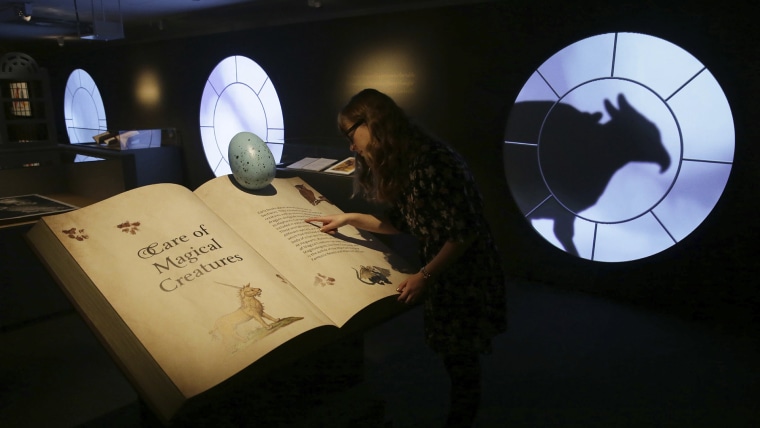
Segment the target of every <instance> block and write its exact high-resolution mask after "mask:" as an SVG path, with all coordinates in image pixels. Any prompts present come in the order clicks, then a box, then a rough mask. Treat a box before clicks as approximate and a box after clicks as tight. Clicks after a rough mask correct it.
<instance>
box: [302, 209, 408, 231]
mask: <svg viewBox="0 0 760 428" xmlns="http://www.w3.org/2000/svg"><path fill="white" fill-rule="evenodd" d="M306 222H307V223H322V227H320V228H319V230H320V231H322V232H325V233H331V234H333V233H335V232H336V230H337V229H338V228H339V227H341V226H345V225H349V226H353V227H355V228H357V229H362V230H366V231H368V232H372V233H384V234H396V233H399V231H398V230H397V229H396V228H395V227H393V226H392V225H391V224H390V223H389V222H388V221H386V220H383V219H380V218H378V217H376V216H374V215H371V214H362V213H343V214H335V215H328V216H323V217H312V218H307V219H306Z"/></svg>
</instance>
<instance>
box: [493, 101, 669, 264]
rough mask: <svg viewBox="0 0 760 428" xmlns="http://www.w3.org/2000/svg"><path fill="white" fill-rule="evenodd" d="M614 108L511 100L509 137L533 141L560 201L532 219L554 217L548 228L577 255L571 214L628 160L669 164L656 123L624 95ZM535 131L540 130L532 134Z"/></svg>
mask: <svg viewBox="0 0 760 428" xmlns="http://www.w3.org/2000/svg"><path fill="white" fill-rule="evenodd" d="M617 103H618V107H617V108H616V107H615V106H614V105H613V104H612V103H611V102H610V101H609V100H607V99H605V100H604V108H605V110H606V111H607V113H608V114H609V116H610V120H609V121H608V122H606V123H604V124H601V123H599V121H600V120H601V118H602V116H603V115H602V113H601V112H595V113H587V112H581V111H579V110H578V109H576V108H575V107H573V106H571V105H568V104H563V103H553V102H550V101H529V102H522V103H517V104H515V106H514V108H513V111H512V113H511V116H510V124H518V125H519V126H517V128H515V127H511V129H508V134H507V139H508V140H510V141H537V142H538V157H539V168H540V173H541V176H542V177H543V179H544V181H545V184H546V186H547V187H548V188H549V190H550V192H551V194H552V196H553V197H554V199H556V201H557V202H559V204H554V205H551V204H547V205H546V206H543V207H540V209H536V210H535V211H534V212H533V213H532V214H531V216H532V217H533V218H548V219H551V220H553V221H554V227H553V232H554V235H555V236H556V238H557V240H558V241H559V242H560V243H561V244H562V246H563V247H564V249H565V251H567V252H568V253H570V254H573V255H576V256H577V255H578V251H577V249H576V247H575V245H574V243H573V236H574V234H575V230H574V229H575V226H574V221H575V214H577V213H579V212H581V211H583V210H585V209H587V208H589V207H591V206H593V205H595V204H596V203H597V202H598V200H599V198H600V197H601V195H602V193H603V192H604V190H605V189H606V188H607V186H608V184H609V182H610V180H611V179H612V176H613V175H614V174H615V173H616V172H617V171H618V170H620V169H621V168H623V167H624V166H625V165H627V164H628V163H630V162H647V163H656V164H657V165H659V166H660V173H663V172H665V171H666V170H667V169H668V168H669V167H670V163H671V159H670V155H669V154H668V152H667V150H666V149H665V147H664V146H663V144H662V140H661V137H660V131H659V129H658V128H657V126H656V125H655V124H654V123H652V122H651V121H649V120H648V119H647V118H646V117H644V116H643V115H642V114H641V113H639V112H638V111H637V110H636V109H634V108H633V106H631V104H630V103H629V102H628V100H627V99H626V98H625V96H624V95H623V94H619V95H618V97H617ZM535 130H540V134H539V135H535V132H536V131H535Z"/></svg>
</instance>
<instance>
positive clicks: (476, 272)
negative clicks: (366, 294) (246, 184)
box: [307, 89, 506, 426]
mask: <svg viewBox="0 0 760 428" xmlns="http://www.w3.org/2000/svg"><path fill="white" fill-rule="evenodd" d="M338 126H339V128H340V130H341V131H342V132H343V133H344V134H345V135H346V137H348V139H349V141H350V149H351V151H353V152H355V153H356V164H357V169H356V173H355V181H354V194H355V195H359V196H363V197H365V198H367V199H369V200H371V201H374V202H379V203H382V204H385V205H387V206H388V207H389V209H388V211H387V216H386V217H384V218H381V217H378V216H375V215H369V214H361V213H345V214H339V215H334V216H327V217H318V218H311V219H307V221H309V222H314V221H315V222H320V223H322V227H321V230H322V231H323V232H326V233H335V230H336V229H338V228H339V227H341V226H343V225H346V224H348V225H351V226H354V227H357V228H359V229H364V230H367V231H370V232H375V233H409V234H411V235H413V236H414V237H416V238H417V239H418V240H419V244H420V245H419V256H420V263H421V265H422V268H421V269H420V271H419V272H418V273H416V274H414V275H411V276H410V277H409V278H408V279H407V280H405V281H403V282H402V283H401V284H400V285H399V287H398V289H397V291H398V292H399V293H400V294H399V297H398V300H399V301H400V302H404V303H407V304H413V303H417V302H422V303H423V304H424V310H423V312H424V321H425V338H426V342H427V344H428V345H429V346H430V347H431V348H432V349H433V350H434V351H435V352H437V353H439V354H440V355H442V357H443V362H444V365H445V367H446V370H447V372H448V374H449V377H450V379H451V408H450V409H449V417H448V426H470V425H472V423H473V421H474V419H475V415H476V412H477V408H478V405H479V403H480V360H479V356H480V354H482V353H486V352H489V351H490V347H491V339H492V338H493V337H494V336H495V335H497V334H498V333H500V332H502V331H504V330H505V329H506V304H505V286H504V276H503V273H502V270H501V264H500V258H499V254H498V252H497V250H496V246H495V245H494V242H493V239H492V236H491V231H490V229H489V227H488V224H487V223H486V220H485V218H484V216H483V206H482V199H481V196H480V192H479V191H478V189H477V187H476V185H475V181H474V179H473V177H472V174H471V173H470V171H469V169H468V167H467V165H466V164H465V162H464V161H463V160H462V158H461V157H460V156H459V155H458V154H457V153H455V152H454V151H453V150H452V149H451V148H450V147H448V146H447V145H445V144H443V143H441V142H439V141H437V140H435V139H433V138H432V137H430V136H429V135H427V134H426V133H424V132H423V131H422V130H421V129H420V128H419V127H417V126H416V125H414V124H413V123H412V122H411V121H410V120H409V119H408V117H407V116H406V115H405V114H404V112H403V110H402V109H401V108H399V107H398V106H397V105H396V103H395V102H394V101H393V100H392V99H391V98H390V97H388V96H387V95H385V94H383V93H381V92H378V91H376V90H374V89H365V90H363V91H361V92H359V93H358V94H356V95H354V97H352V98H351V100H350V102H349V103H348V104H347V105H346V106H345V107H344V108H343V110H342V111H341V112H340V114H339V115H338Z"/></svg>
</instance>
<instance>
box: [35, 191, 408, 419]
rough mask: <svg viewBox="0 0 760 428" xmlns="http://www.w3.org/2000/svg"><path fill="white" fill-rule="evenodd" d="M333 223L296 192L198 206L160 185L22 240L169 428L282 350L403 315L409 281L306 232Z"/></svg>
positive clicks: (39, 227) (372, 252) (329, 238)
mask: <svg viewBox="0 0 760 428" xmlns="http://www.w3.org/2000/svg"><path fill="white" fill-rule="evenodd" d="M339 212H340V210H339V208H337V207H336V206H334V205H333V204H332V203H331V202H330V201H329V200H327V199H326V198H325V197H324V196H322V195H321V194H320V193H319V192H317V191H316V190H315V189H313V188H312V187H310V186H309V184H307V183H306V182H305V181H303V180H302V179H300V178H288V179H283V178H277V179H275V181H274V182H273V183H272V184H271V185H270V186H269V187H267V188H265V189H263V190H261V191H256V192H253V191H247V190H245V189H243V188H241V187H239V186H237V185H236V184H235V183H234V181H233V179H232V178H231V177H227V176H224V177H219V178H215V179H213V180H211V181H209V182H207V183H205V184H204V185H202V186H201V187H200V188H198V189H197V190H196V191H195V192H191V191H190V190H188V189H186V188H184V187H182V186H179V185H175V184H156V185H150V186H145V187H141V188H137V189H134V190H130V191H127V192H124V193H122V194H120V195H117V196H114V197H112V198H109V199H106V200H104V201H101V202H98V203H96V204H94V205H90V206H88V207H85V208H81V209H78V210H75V211H71V212H67V213H64V214H57V215H51V216H46V217H43V218H42V219H40V220H39V221H38V222H37V223H36V224H35V225H34V226H33V227H32V229H31V230H30V231H29V233H28V235H27V238H28V241H29V242H30V244H31V246H32V247H33V249H34V250H35V251H36V253H37V254H38V256H39V257H40V259H41V260H42V261H43V262H44V263H45V265H46V266H47V267H48V269H49V270H50V272H51V273H52V275H53V276H54V278H55V279H56V280H57V281H58V283H59V284H60V285H61V287H62V289H63V290H64V292H65V293H66V294H67V295H68V296H69V298H70V299H71V301H72V302H73V303H74V305H75V306H76V307H77V309H78V310H79V311H80V313H81V314H82V316H83V317H84V319H85V320H86V321H87V322H88V323H89V324H90V325H91V327H92V329H93V331H94V332H95V333H96V334H97V335H98V336H99V337H100V339H101V340H102V341H103V343H104V344H105V346H106V347H107V348H108V349H109V351H110V352H111V354H112V355H113V356H114V359H115V361H116V362H117V363H118V364H119V365H120V366H121V367H122V369H123V370H124V372H125V373H126V374H127V376H128V378H129V379H130V380H131V381H132V383H133V384H134V386H135V388H136V389H137V391H138V392H139V393H140V395H141V396H142V398H143V400H144V401H145V402H146V403H147V404H148V405H149V406H151V407H152V409H153V410H154V412H155V413H156V414H157V415H158V416H159V417H160V418H161V419H163V420H164V421H169V420H171V419H172V417H173V416H174V415H176V413H177V412H178V411H180V409H181V408H182V406H183V405H185V403H186V401H188V400H189V399H190V398H192V397H195V396H198V395H199V394H202V393H204V392H205V391H207V390H209V389H212V388H214V387H215V386H216V385H218V384H220V383H222V382H225V380H227V379H229V378H231V377H233V376H235V375H236V373H238V372H240V371H241V370H244V369H246V368H247V367H250V366H252V365H255V363H256V362H257V361H259V360H261V359H262V358H263V357H265V356H266V355H267V354H270V353H272V352H276V351H277V349H278V348H282V347H283V346H284V345H285V344H290V345H292V344H293V343H297V341H304V344H305V343H306V342H309V343H312V344H313V343H316V342H320V341H321V342H325V341H329V340H332V339H335V338H337V337H339V336H340V335H341V333H342V331H341V327H343V329H346V328H349V329H350V328H352V327H353V326H354V323H355V321H356V320H363V321H362V322H363V323H364V322H370V323H372V322H374V323H377V322H380V321H382V320H385V319H387V318H388V317H390V316H392V315H394V313H398V312H400V311H401V310H403V309H402V307H401V305H400V304H399V303H397V302H396V301H395V299H396V296H397V292H396V291H395V290H396V287H397V285H396V284H398V283H399V282H401V281H402V279H403V278H404V277H405V276H406V275H407V274H408V273H409V272H410V270H409V269H408V266H406V265H405V264H404V262H403V261H402V260H399V259H398V258H397V257H395V256H394V255H393V254H391V252H390V250H389V249H388V248H387V247H386V246H385V245H383V244H382V242H381V241H378V240H377V239H376V238H375V237H373V236H371V235H369V234H366V233H364V232H360V231H359V230H357V229H355V228H352V227H342V228H341V229H340V230H339V233H338V234H336V235H328V234H324V233H322V232H320V231H319V228H318V227H316V226H315V225H312V224H310V223H306V222H305V221H304V220H305V219H307V218H309V217H311V216H315V215H321V214H329V213H339ZM347 324H348V325H347ZM357 325H358V324H357ZM363 326H367V325H363ZM288 349H289V351H288V353H289V354H291V353H292V350H293V349H304V350H307V349H309V346H307V345H306V344H305V345H304V346H303V347H300V346H297V347H294V346H290V347H289V348H288Z"/></svg>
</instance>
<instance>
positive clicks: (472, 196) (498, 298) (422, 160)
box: [388, 141, 507, 354]
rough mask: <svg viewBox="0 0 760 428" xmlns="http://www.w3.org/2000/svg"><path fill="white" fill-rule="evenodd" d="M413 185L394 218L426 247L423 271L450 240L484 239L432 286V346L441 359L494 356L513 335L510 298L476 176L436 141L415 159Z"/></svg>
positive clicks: (428, 313)
mask: <svg viewBox="0 0 760 428" xmlns="http://www.w3.org/2000/svg"><path fill="white" fill-rule="evenodd" d="M409 182H410V184H409V186H408V188H407V189H405V190H404V191H403V193H402V195H401V198H400V199H399V201H398V202H397V203H396V204H395V205H394V206H393V207H391V209H390V211H389V213H388V217H389V220H390V222H391V224H393V225H394V227H396V228H397V229H398V230H400V231H402V232H405V233H409V234H411V235H413V236H415V237H416V238H417V239H418V240H419V257H420V262H421V263H423V265H424V264H426V263H427V262H429V261H430V260H432V259H433V257H435V255H436V254H438V252H439V251H440V249H441V247H443V245H444V243H446V241H449V240H451V241H456V242H463V241H464V240H465V239H467V238H468V237H470V236H472V235H473V234H475V235H476V239H475V241H474V242H473V243H472V245H471V246H470V247H469V248H468V250H467V251H466V252H465V253H464V254H463V255H462V256H461V257H460V258H458V259H457V260H456V261H455V262H454V263H453V264H452V265H449V266H448V267H447V269H446V270H445V271H443V272H440V273H439V274H437V275H436V276H435V277H434V281H432V282H431V283H430V284H428V285H427V287H426V290H425V293H426V294H425V300H424V320H425V338H426V342H427V344H428V346H430V348H431V349H433V350H434V351H435V352H439V353H448V354H456V353H468V352H473V351H474V352H479V353H486V352H490V349H491V348H490V346H491V339H492V338H493V337H494V336H495V335H497V334H499V333H500V332H502V331H504V330H506V326H507V319H506V318H507V316H506V295H505V294H506V291H505V284H504V274H503V271H502V268H501V261H500V257H499V254H498V251H497V248H496V246H495V244H494V242H493V238H492V235H491V230H490V228H489V226H488V224H487V222H486V220H485V218H484V216H483V202H482V197H481V195H480V192H479V191H478V189H477V187H476V185H475V181H474V179H473V177H472V174H471V173H470V171H469V169H468V167H467V165H466V164H465V162H464V160H463V159H462V158H461V157H460V156H459V155H458V154H457V153H455V152H454V151H453V150H452V149H451V148H449V147H448V146H447V145H445V144H443V143H439V142H435V141H430V142H426V143H424V144H423V145H422V147H421V151H420V153H419V154H418V155H417V156H415V157H414V159H413V160H412V163H411V165H410V169H409Z"/></svg>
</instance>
